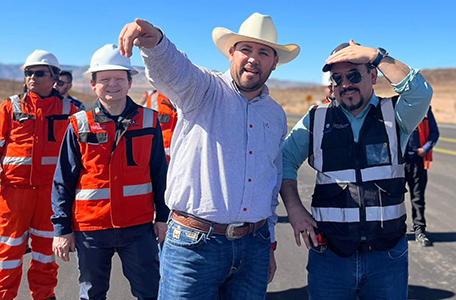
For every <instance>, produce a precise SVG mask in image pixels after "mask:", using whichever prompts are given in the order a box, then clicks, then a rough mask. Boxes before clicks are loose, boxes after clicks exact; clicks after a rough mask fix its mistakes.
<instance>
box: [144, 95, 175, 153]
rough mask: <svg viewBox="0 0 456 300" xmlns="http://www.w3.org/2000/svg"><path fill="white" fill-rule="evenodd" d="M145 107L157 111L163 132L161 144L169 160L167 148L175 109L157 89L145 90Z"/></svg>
mask: <svg viewBox="0 0 456 300" xmlns="http://www.w3.org/2000/svg"><path fill="white" fill-rule="evenodd" d="M145 105H146V107H148V108H151V109H153V110H155V111H157V112H158V121H160V126H161V129H162V132H163V145H164V146H165V154H166V159H167V160H168V162H169V160H170V155H169V152H170V151H169V149H170V146H171V139H172V137H173V133H174V128H175V127H176V123H177V111H176V108H175V107H174V105H173V104H172V103H171V101H169V99H168V98H166V97H165V96H163V94H161V93H160V92H159V91H157V90H155V91H149V92H146V103H145Z"/></svg>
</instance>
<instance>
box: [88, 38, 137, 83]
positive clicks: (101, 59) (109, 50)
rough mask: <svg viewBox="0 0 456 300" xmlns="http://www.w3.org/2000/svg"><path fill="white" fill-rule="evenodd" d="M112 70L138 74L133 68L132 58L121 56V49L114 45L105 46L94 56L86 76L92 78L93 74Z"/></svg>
mask: <svg viewBox="0 0 456 300" xmlns="http://www.w3.org/2000/svg"><path fill="white" fill-rule="evenodd" d="M110 70H125V71H130V74H131V75H136V74H138V71H136V70H135V68H133V67H132V66H131V62H130V58H128V57H126V56H123V55H120V52H119V48H117V46H116V45H114V44H107V45H104V46H103V47H101V48H100V49H98V50H97V51H96V52H95V53H94V54H93V56H92V60H91V61H90V68H89V69H88V70H87V72H85V75H86V76H91V74H92V73H96V72H100V71H110Z"/></svg>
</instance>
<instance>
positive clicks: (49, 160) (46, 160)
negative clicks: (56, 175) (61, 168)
mask: <svg viewBox="0 0 456 300" xmlns="http://www.w3.org/2000/svg"><path fill="white" fill-rule="evenodd" d="M58 159H59V158H58V156H46V157H45V156H43V157H42V158H41V165H43V166H44V165H56V164H57V161H58Z"/></svg>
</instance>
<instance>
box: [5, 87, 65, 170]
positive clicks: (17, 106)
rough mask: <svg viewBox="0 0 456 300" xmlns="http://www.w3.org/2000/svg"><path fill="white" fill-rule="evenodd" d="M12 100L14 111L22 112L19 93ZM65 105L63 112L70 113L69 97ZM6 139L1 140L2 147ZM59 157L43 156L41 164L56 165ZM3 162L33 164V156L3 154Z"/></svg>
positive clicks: (7, 163)
mask: <svg viewBox="0 0 456 300" xmlns="http://www.w3.org/2000/svg"><path fill="white" fill-rule="evenodd" d="M10 99H11V102H12V104H13V112H14V113H22V107H21V98H20V97H19V96H18V95H14V96H11V97H10ZM62 103H63V107H62V114H63V115H68V114H70V112H71V102H70V100H68V99H66V98H65V99H63V100H62ZM5 143H6V141H5V140H3V141H0V147H3V146H4V145H5ZM57 160H58V157H57V156H48V157H46V156H43V157H41V165H56V164H57ZM2 164H4V165H31V164H32V158H31V157H11V156H3V157H2Z"/></svg>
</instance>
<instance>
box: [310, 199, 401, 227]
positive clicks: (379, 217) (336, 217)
mask: <svg viewBox="0 0 456 300" xmlns="http://www.w3.org/2000/svg"><path fill="white" fill-rule="evenodd" d="M359 211H360V209H359V208H339V207H312V216H313V217H314V219H315V220H316V221H317V222H337V223H357V222H360V218H359ZM405 214H406V208H405V203H404V202H402V203H400V204H397V205H390V206H382V207H379V206H368V207H366V221H368V222H372V221H380V222H381V221H388V220H395V219H398V218H400V217H402V216H403V215H405Z"/></svg>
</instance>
